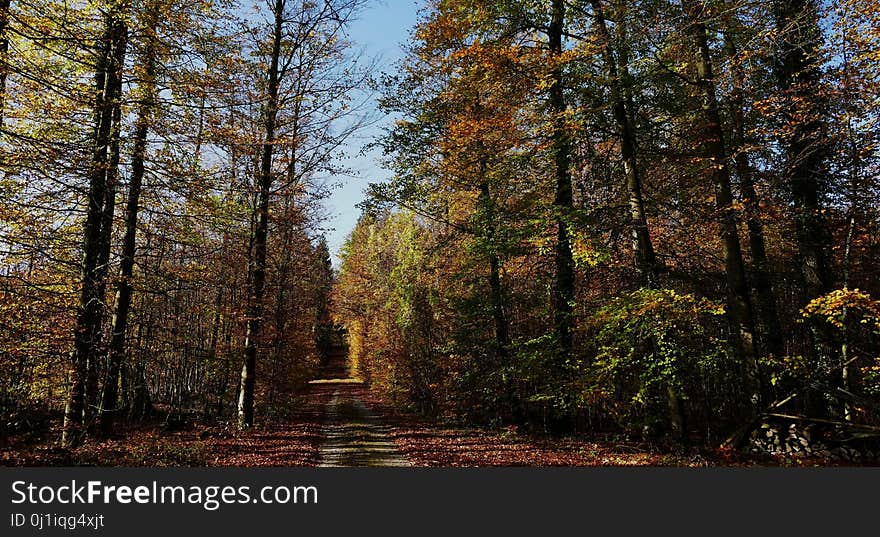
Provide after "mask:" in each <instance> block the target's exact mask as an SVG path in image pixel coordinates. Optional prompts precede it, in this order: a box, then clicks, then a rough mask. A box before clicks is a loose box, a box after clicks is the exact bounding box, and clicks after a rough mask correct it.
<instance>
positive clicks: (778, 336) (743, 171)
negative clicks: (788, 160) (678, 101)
mask: <svg viewBox="0 0 880 537" xmlns="http://www.w3.org/2000/svg"><path fill="white" fill-rule="evenodd" d="M724 47H725V52H726V53H727V57H728V60H729V61H730V63H731V65H732V68H731V71H732V75H733V90H732V92H731V96H730V120H731V122H732V125H731V133H732V137H733V139H732V140H731V142H732V147H731V153H733V154H734V166H735V170H736V176H737V178H738V179H739V188H740V195H741V197H742V204H743V214H744V216H745V219H746V227H747V229H748V234H749V250H750V251H751V253H752V271H753V273H754V278H753V282H752V283H753V285H754V288H755V297H756V298H757V306H758V315H759V318H760V321H761V325H762V326H763V327H764V331H763V334H762V336H763V338H762V339H763V342H764V347H765V351H766V352H768V353H770V354H772V355H774V356H782V355H783V354H785V347H784V345H783V340H782V327H781V325H780V323H779V313H778V311H777V309H776V299H775V296H774V292H773V282H772V280H771V278H770V270H771V269H770V261H769V259H768V257H767V244H766V241H765V239H764V224H763V222H761V214H760V204H759V203H758V193H757V192H756V191H755V181H754V175H753V174H752V166H751V163H750V162H749V153H748V150H747V148H746V134H745V113H744V102H745V99H744V96H743V93H744V92H743V84H744V83H745V77H744V76H743V73H742V69H741V68H740V67H739V65H738V64H737V61H736V46H735V45H734V43H733V41H731V38H730V37H728V38H727V39H726V40H725V43H724Z"/></svg>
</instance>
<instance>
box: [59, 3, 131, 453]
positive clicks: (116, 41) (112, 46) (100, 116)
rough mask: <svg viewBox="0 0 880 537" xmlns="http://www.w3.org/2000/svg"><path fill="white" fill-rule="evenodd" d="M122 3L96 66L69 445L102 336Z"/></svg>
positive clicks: (77, 438)
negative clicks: (109, 174) (109, 173)
mask: <svg viewBox="0 0 880 537" xmlns="http://www.w3.org/2000/svg"><path fill="white" fill-rule="evenodd" d="M121 10H122V6H121V5H119V4H115V5H113V6H111V7H110V8H109V10H108V11H107V13H106V14H105V16H104V30H103V34H102V36H101V40H100V42H99V43H98V47H97V49H98V50H99V54H98V58H97V62H96V66H95V103H94V130H93V133H92V158H91V163H90V166H89V172H88V179H89V193H88V200H87V201H88V206H87V209H86V219H85V223H84V225H83V242H82V249H83V259H82V263H81V284H80V293H79V304H78V308H77V309H78V311H77V319H76V328H75V330H74V342H73V350H72V351H71V357H70V371H69V383H70V386H69V389H68V397H67V405H66V408H65V412H64V430H63V432H62V437H61V443H62V445H63V446H65V447H73V446H76V445H77V444H79V443H80V442H81V441H82V438H83V433H84V430H83V425H84V422H83V420H84V412H85V410H86V409H85V406H86V404H87V402H88V401H87V399H86V396H87V383H88V382H89V379H88V377H89V373H88V370H89V363H90V360H95V359H96V358H95V357H96V354H97V350H98V345H99V342H100V337H101V320H102V308H103V300H104V297H103V296H102V294H101V290H102V285H101V280H102V279H103V278H102V277H101V266H100V261H101V244H102V235H101V232H102V223H103V219H104V210H105V201H106V196H107V171H108V166H109V164H110V161H109V158H108V155H109V152H110V149H111V144H112V143H113V141H112V139H111V138H112V134H113V116H114V109H115V104H118V102H117V101H118V97H117V96H116V95H115V91H116V90H117V88H118V84H117V83H116V77H118V76H121V70H122V65H121V64H118V63H117V61H118V59H119V58H124V48H125V40H126V39H125V38H126V34H127V29H126V27H125V24H124V22H123V20H122V15H123V14H122V13H121Z"/></svg>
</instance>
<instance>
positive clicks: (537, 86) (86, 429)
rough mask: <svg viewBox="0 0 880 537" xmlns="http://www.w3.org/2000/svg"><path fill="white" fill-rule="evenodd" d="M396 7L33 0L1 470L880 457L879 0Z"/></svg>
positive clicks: (26, 21)
mask: <svg viewBox="0 0 880 537" xmlns="http://www.w3.org/2000/svg"><path fill="white" fill-rule="evenodd" d="M394 1H396V0H394ZM371 4H372V2H370V1H368V0H259V1H255V2H249V1H245V2H236V1H231V0H201V1H199V2H195V3H193V2H182V1H180V0H95V1H90V2H69V1H68V0H0V132H2V139H0V173H2V176H0V310H2V313H0V463H2V464H38V465H39V464H81V463H82V464H147V465H151V464H188V465H206V464H221V465H262V464H274V465H300V464H303V465H311V464H321V463H323V464H325V465H326V464H328V462H329V465H343V466H351V465H374V464H375V465H405V464H406V465H409V464H413V465H476V466H481V465H523V464H525V465H547V464H562V465H582V464H583V465H592V464H694V463H695V461H697V462H698V463H699V464H703V463H707V461H708V463H709V464H726V463H735V464H741V463H742V464H752V463H758V464H767V463H769V464H779V463H786V464H787V463H791V462H792V461H799V462H801V463H806V464H851V463H857V464H872V463H873V464H876V463H878V462H880V264H878V262H880V211H878V201H880V175H878V172H880V114H878V109H880V106H878V105H880V5H878V4H877V3H876V2H875V1H874V0H821V1H820V0H769V1H750V0H675V1H667V0H632V1H626V0H540V1H538V0H491V1H478V0H429V1H427V2H426V3H425V5H424V6H423V7H422V10H421V12H420V14H419V22H418V24H417V25H416V26H415V27H414V28H411V29H410V30H409V39H408V40H407V42H406V43H403V47H404V51H405V54H404V55H403V57H402V59H401V60H400V61H399V62H397V63H396V64H395V65H394V66H393V69H380V68H379V66H378V65H377V63H376V61H375V60H374V59H373V58H371V57H369V55H367V54H365V53H364V50H363V48H362V47H361V46H360V45H359V43H357V42H356V41H354V40H353V39H352V38H351V35H350V33H349V27H350V25H351V24H352V22H353V21H355V20H357V19H358V17H360V16H362V15H363V13H364V12H365V11H366V10H368V9H370V7H371ZM377 118H381V119H377ZM377 123H379V124H382V125H386V126H387V127H386V128H384V129H382V130H381V131H380V132H379V131H376V130H375V129H372V128H371V127H372V126H374V125H376V124H377ZM373 132H378V134H377V135H376V136H370V138H371V139H369V140H368V141H367V143H366V146H365V147H363V149H361V148H360V146H358V147H357V148H356V149H354V150H353V149H352V147H354V146H355V145H357V144H361V143H362V139H363V138H364V134H365V133H373ZM358 150H361V152H362V153H368V154H373V155H379V156H378V158H379V160H380V162H381V165H382V166H383V167H384V168H386V169H387V170H389V171H390V172H391V178H390V179H389V180H381V181H379V180H375V179H374V178H371V177H360V178H357V179H355V178H354V176H355V175H357V174H356V173H355V172H354V171H353V170H352V169H350V167H349V165H348V164H347V162H348V161H347V158H350V156H351V155H350V153H351V152H352V151H355V152H356V151H358ZM354 180H362V181H363V186H364V187H365V188H364V194H363V200H362V201H361V203H360V204H359V205H358V207H359V210H360V217H359V219H358V220H357V224H356V226H355V227H354V229H353V230H352V231H351V233H350V235H349V236H348V239H347V240H346V242H345V244H344V246H343V247H342V249H341V251H340V252H339V259H340V262H339V264H338V266H334V263H333V256H334V255H335V252H331V251H330V248H329V247H328V243H327V240H326V238H325V235H324V233H325V224H326V221H327V217H328V209H327V200H328V198H330V197H331V193H332V192H333V190H334V188H336V187H337V186H338V185H339V183H340V182H344V181H354ZM382 420H384V421H385V422H387V423H389V424H390V426H391V431H392V432H391V433H386V432H379V429H378V428H377V429H375V430H373V429H370V428H371V427H374V424H375V423H378V422H379V421H382ZM358 424H360V425H359V426H362V428H367V429H369V430H370V431H373V432H370V433H369V434H375V435H377V438H379V437H381V442H379V443H387V444H388V446H392V447H390V448H389V449H393V450H396V452H397V453H398V455H396V456H394V457H385V458H383V457H380V456H374V455H375V454H370V453H360V452H359V453H360V454H359V455H358V456H356V457H354V458H350V457H349V455H350V453H349V452H350V451H351V450H352V449H355V450H358V449H360V450H361V451H363V450H367V451H369V449H368V448H363V447H360V448H352V446H353V445H355V444H356V442H355V440H352V439H351V438H349V437H351V435H352V434H353V433H351V432H350V431H349V429H347V427H348V428H351V427H352V426H353V425H358ZM365 424H366V425H365ZM340 431H343V432H340ZM346 431H348V432H346ZM382 431H384V429H382ZM463 438H466V439H467V441H463V440H462V439H463ZM352 442H354V444H353V443H352ZM357 445H361V444H357ZM144 446H147V447H144ZM267 446H268V447H267ZM468 446H471V447H468ZM473 446H478V448H477V447H473ZM524 446H527V447H524ZM383 449H384V448H383ZM468 449H471V451H467V450H468ZM138 450H139V451H138ZM609 450H610V451H609ZM621 450H622V451H621ZM441 451H442V453H440V452H441ZM267 453H269V455H267ZM481 453H485V454H484V455H481ZM523 453H530V454H531V455H523ZM608 453H611V454H610V455H609V454H608ZM340 454H343V455H340ZM346 454H348V455H346ZM633 454H636V455H633ZM101 457H105V458H101ZM347 457H349V458H347ZM670 457H672V458H670ZM636 459H637V460H636ZM398 462H400V463H401V464H397V463H398Z"/></svg>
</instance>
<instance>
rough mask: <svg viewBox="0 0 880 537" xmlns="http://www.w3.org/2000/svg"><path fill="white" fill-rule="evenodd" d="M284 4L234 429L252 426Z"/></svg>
mask: <svg viewBox="0 0 880 537" xmlns="http://www.w3.org/2000/svg"><path fill="white" fill-rule="evenodd" d="M284 5H285V1H284V0H276V1H275V4H274V19H275V28H274V33H273V39H272V52H271V57H270V59H269V70H268V73H267V78H268V86H267V95H266V104H265V107H264V112H263V114H264V118H263V128H264V136H265V141H264V143H263V147H262V150H261V154H260V166H259V170H258V175H257V180H256V183H257V186H258V188H259V192H258V194H257V215H256V216H257V218H256V226H255V228H254V240H253V244H254V246H253V254H252V255H253V257H252V260H251V267H250V278H249V284H250V289H249V291H250V293H249V295H250V296H249V297H248V317H247V332H246V335H245V344H244V347H245V355H244V365H243V366H242V369H241V384H240V388H239V396H238V426H239V428H247V427H251V426H252V425H253V424H254V387H255V375H256V369H257V349H258V345H259V338H260V331H261V327H262V321H263V294H264V290H265V285H266V241H267V238H268V233H269V196H270V194H271V188H272V178H273V177H272V155H273V148H274V144H275V121H276V116H277V114H278V86H279V57H280V56H281V41H282V38H283V26H284Z"/></svg>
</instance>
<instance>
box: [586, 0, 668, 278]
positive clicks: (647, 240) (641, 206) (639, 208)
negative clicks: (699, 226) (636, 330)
mask: <svg viewBox="0 0 880 537" xmlns="http://www.w3.org/2000/svg"><path fill="white" fill-rule="evenodd" d="M591 3H592V5H593V12H594V15H595V18H596V29H597V31H598V32H599V39H600V40H601V42H602V57H603V61H604V62H605V69H606V71H607V73H608V78H609V84H611V106H612V111H613V114H614V121H615V123H616V124H617V134H618V143H619V144H620V154H621V158H622V160H623V171H624V175H625V177H626V190H627V193H628V194H629V207H630V222H631V226H632V239H633V252H634V254H635V265H636V270H638V272H639V283H640V284H641V285H642V286H644V287H648V288H652V289H654V288H656V287H657V285H658V281H657V258H656V255H655V254H654V245H653V243H652V241H651V234H650V232H649V230H648V219H647V216H646V215H645V203H644V200H643V198H642V180H641V177H640V175H639V167H638V158H637V150H636V138H635V132H634V131H633V126H632V120H631V118H630V115H629V113H628V112H627V103H626V97H625V92H624V90H623V88H622V86H623V84H624V80H623V78H625V77H626V75H627V74H628V73H627V72H626V69H627V67H626V64H625V63H621V68H620V72H619V71H618V62H617V61H616V59H615V57H614V52H613V51H612V49H611V36H610V34H609V32H608V27H607V25H606V23H605V13H604V10H603V8H602V2H601V0H592V1H591Z"/></svg>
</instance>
